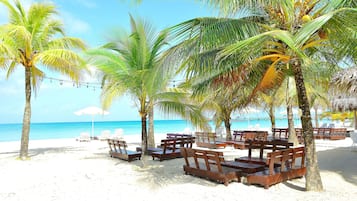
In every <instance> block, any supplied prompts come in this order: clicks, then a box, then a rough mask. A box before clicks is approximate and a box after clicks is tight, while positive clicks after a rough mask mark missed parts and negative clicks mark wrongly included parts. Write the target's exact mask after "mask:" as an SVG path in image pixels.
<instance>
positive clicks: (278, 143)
mask: <svg viewBox="0 0 357 201" xmlns="http://www.w3.org/2000/svg"><path fill="white" fill-rule="evenodd" d="M290 146H293V144H292V143H290V142H288V141H286V140H271V141H268V142H267V143H266V144H265V149H271V150H273V151H276V150H280V149H287V148H290Z"/></svg>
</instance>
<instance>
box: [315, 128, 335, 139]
mask: <svg viewBox="0 0 357 201" xmlns="http://www.w3.org/2000/svg"><path fill="white" fill-rule="evenodd" d="M330 133H331V128H314V138H315V139H326V137H327V136H329V135H330Z"/></svg>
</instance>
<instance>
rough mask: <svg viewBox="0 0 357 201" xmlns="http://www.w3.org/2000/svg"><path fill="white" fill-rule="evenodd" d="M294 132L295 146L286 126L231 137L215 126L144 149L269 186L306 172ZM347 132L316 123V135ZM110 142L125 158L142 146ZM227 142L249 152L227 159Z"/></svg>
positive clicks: (225, 177)
mask: <svg viewBox="0 0 357 201" xmlns="http://www.w3.org/2000/svg"><path fill="white" fill-rule="evenodd" d="M295 132H296V134H297V137H298V139H299V142H300V145H299V146H297V147H293V143H289V142H288V138H289V131H288V129H287V128H274V129H272V133H271V134H269V133H268V132H267V131H252V130H246V131H233V139H232V140H229V141H226V140H223V139H219V138H218V137H217V135H216V133H214V132H195V133H194V135H191V134H180V133H168V134H166V138H165V139H162V140H161V142H160V145H158V146H157V147H149V148H148V152H147V154H148V155H150V156H151V157H152V159H153V160H158V161H164V160H169V159H175V158H183V160H184V165H183V171H184V173H185V174H187V175H192V176H197V177H200V178H205V179H208V180H212V181H216V182H219V183H223V184H224V185H228V184H229V183H231V182H241V181H242V179H241V178H242V177H245V180H244V182H245V183H246V184H248V185H251V184H255V185H260V186H263V187H264V188H266V189H268V188H269V187H270V186H272V185H274V184H277V183H280V182H285V181H287V180H291V179H295V178H301V177H303V176H304V175H305V174H306V167H305V148H304V146H303V138H302V129H301V128H297V129H295ZM346 132H347V131H346V129H340V128H317V129H316V128H315V129H314V138H315V139H329V140H337V139H344V138H345V136H346ZM108 144H109V147H110V151H109V153H110V156H111V157H116V158H120V159H123V160H127V161H129V162H130V161H133V160H140V158H141V147H137V148H136V151H129V150H127V144H126V142H125V141H124V140H119V139H108ZM227 146H231V147H233V148H235V149H244V150H247V155H246V156H242V157H237V158H234V160H225V158H224V151H223V149H224V148H226V147H227ZM257 153H258V154H257Z"/></svg>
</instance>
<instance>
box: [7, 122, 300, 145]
mask: <svg viewBox="0 0 357 201" xmlns="http://www.w3.org/2000/svg"><path fill="white" fill-rule="evenodd" d="M154 124H155V128H154V129H155V133H160V134H165V133H173V132H177V133H179V132H183V131H184V129H185V128H190V130H191V131H194V130H195V128H194V127H193V126H192V125H191V124H190V123H188V122H187V121H185V120H155V123H154ZM212 125H213V124H212ZM287 125H288V123H287V120H286V119H278V120H277V122H276V126H277V127H287ZM295 125H296V126H300V120H298V119H296V120H295ZM270 127H271V124H270V121H269V120H268V119H251V120H249V119H242V120H233V121H232V130H239V129H247V128H268V129H269V128H270ZM119 128H121V129H123V130H124V135H135V134H140V133H141V122H140V121H106V122H94V136H99V135H100V134H101V132H102V131H103V130H110V131H111V133H114V131H115V129H119ZM212 128H213V129H214V127H213V126H212ZM21 130H22V124H20V123H19V124H0V142H6V141H18V140H20V139H21ZM91 131H92V122H65V123H64V122H61V123H32V124H31V132H30V140H40V139H63V138H76V137H78V136H79V134H80V133H81V132H88V133H91Z"/></svg>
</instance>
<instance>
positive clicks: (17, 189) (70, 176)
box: [0, 135, 357, 201]
mask: <svg viewBox="0 0 357 201" xmlns="http://www.w3.org/2000/svg"><path fill="white" fill-rule="evenodd" d="M162 138H164V135H157V136H156V142H159V141H158V140H160V139H162ZM125 140H126V141H127V142H128V144H129V149H132V150H135V147H136V146H138V144H139V140H140V136H138V135H136V136H135V135H131V136H125ZM351 144H352V140H351V139H350V138H346V139H345V140H338V141H328V140H316V148H317V151H318V159H319V167H320V174H321V177H322V182H323V185H324V191H323V192H306V191H304V186H305V179H304V178H301V179H295V180H292V181H288V182H284V183H280V184H277V185H273V186H271V187H270V188H269V189H264V188H262V187H260V186H255V185H246V184H244V182H243V183H237V182H233V183H230V184H229V185H228V186H224V185H223V184H218V183H215V182H212V181H208V180H205V179H201V178H197V177H193V176H190V175H185V174H184V172H183V169H182V165H183V164H184V160H183V159H182V158H178V159H173V160H166V161H163V162H159V161H153V160H152V158H151V157H150V156H147V157H145V158H144V160H143V161H144V162H145V164H146V165H145V167H143V161H133V162H130V163H129V162H126V161H123V160H119V159H116V158H111V157H109V154H108V151H109V147H108V145H107V143H106V142H105V141H99V140H94V141H91V142H79V141H76V140H75V139H73V138H72V139H48V140H33V141H31V142H30V147H29V155H30V156H31V159H30V160H27V161H20V160H16V157H17V156H18V150H19V147H20V143H19V142H18V141H14V142H0V169H1V171H0V178H1V182H0V200H6V201H15V200H16V201H20V200H21V201H23V200H38V201H50V200H53V201H64V200H78V201H81V200H83V201H86V200H103V201H105V200H107V201H110V200H135V201H136V200H149V201H150V200H155V201H157V200H205V201H209V200H227V201H228V200H230V201H231V200H284V201H289V200H304V201H305V200H311V201H312V200H313V201H316V200H321V201H322V200H323V201H326V200H331V201H332V200H346V201H347V200H354V199H356V197H357V152H356V151H351V147H350V146H351ZM222 151H224V153H225V156H227V157H228V158H234V157H238V156H244V155H246V154H247V150H235V149H233V148H231V147H227V148H225V149H224V150H222Z"/></svg>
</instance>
